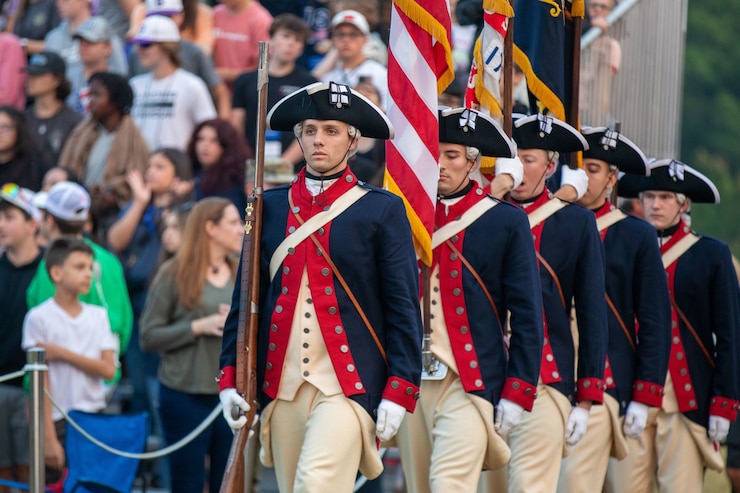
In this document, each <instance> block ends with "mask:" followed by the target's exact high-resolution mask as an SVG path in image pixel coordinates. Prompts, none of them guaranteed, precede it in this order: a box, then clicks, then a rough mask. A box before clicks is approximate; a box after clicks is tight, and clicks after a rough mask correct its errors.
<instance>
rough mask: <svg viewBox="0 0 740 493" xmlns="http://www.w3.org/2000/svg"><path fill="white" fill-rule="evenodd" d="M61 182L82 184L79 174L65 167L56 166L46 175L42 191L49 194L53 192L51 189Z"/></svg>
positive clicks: (42, 182)
mask: <svg viewBox="0 0 740 493" xmlns="http://www.w3.org/2000/svg"><path fill="white" fill-rule="evenodd" d="M60 181H72V182H74V183H79V182H80V180H79V178H78V177H77V174H75V173H74V172H72V170H70V169H69V168H65V167H64V166H54V167H53V168H51V169H50V170H49V171H47V172H46V173H45V174H44V178H43V179H42V181H41V191H42V192H48V191H49V190H51V187H53V186H54V185H56V184H57V183H59V182H60Z"/></svg>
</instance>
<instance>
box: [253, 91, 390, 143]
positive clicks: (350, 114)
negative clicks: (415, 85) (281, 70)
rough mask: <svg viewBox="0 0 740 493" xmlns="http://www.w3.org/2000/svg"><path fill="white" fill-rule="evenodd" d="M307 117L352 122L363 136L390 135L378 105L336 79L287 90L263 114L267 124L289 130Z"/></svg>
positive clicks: (381, 136)
mask: <svg viewBox="0 0 740 493" xmlns="http://www.w3.org/2000/svg"><path fill="white" fill-rule="evenodd" d="M307 119H314V120H338V121H340V122H344V123H347V124H348V125H352V126H354V127H355V128H357V129H358V130H359V131H360V133H361V134H362V135H363V136H364V137H371V138H373V139H392V138H393V125H391V122H390V120H388V117H386V116H385V114H384V113H383V112H382V111H381V110H380V108H378V107H377V106H375V105H374V104H373V103H372V102H370V100H368V99H367V98H366V97H365V96H363V95H362V94H360V93H358V92H357V91H354V90H352V89H351V88H350V87H349V86H346V85H344V84H337V83H336V82H316V83H313V84H309V85H307V86H305V87H302V88H301V89H298V90H297V91H295V92H293V93H291V94H288V95H287V96H285V97H284V98H283V99H281V100H280V101H278V102H277V103H275V106H273V107H272V109H271V110H270V112H269V113H268V114H267V126H268V127H269V128H270V129H271V130H283V131H286V132H292V131H293V127H294V126H295V124H296V123H299V122H302V121H303V120H307Z"/></svg>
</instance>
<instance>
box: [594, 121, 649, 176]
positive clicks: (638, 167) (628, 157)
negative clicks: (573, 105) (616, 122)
mask: <svg viewBox="0 0 740 493" xmlns="http://www.w3.org/2000/svg"><path fill="white" fill-rule="evenodd" d="M581 133H582V134H583V136H584V137H585V138H586V142H588V150H586V151H584V152H583V157H584V158H591V159H599V160H601V161H605V162H607V163H609V164H613V165H614V166H616V167H617V168H619V170H620V171H623V172H625V173H631V174H636V175H640V176H647V175H648V173H649V168H648V163H647V158H646V157H645V154H643V152H642V151H641V150H640V148H639V147H637V146H636V145H635V144H634V143H633V142H632V141H631V140H629V139H628V138H627V137H625V136H624V135H622V133H621V132H618V131H616V130H613V129H611V128H608V127H583V128H582V129H581Z"/></svg>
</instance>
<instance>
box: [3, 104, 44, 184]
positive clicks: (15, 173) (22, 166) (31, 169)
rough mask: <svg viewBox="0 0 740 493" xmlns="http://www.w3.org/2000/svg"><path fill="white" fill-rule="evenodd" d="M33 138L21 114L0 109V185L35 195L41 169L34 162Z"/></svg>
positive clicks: (35, 160)
mask: <svg viewBox="0 0 740 493" xmlns="http://www.w3.org/2000/svg"><path fill="white" fill-rule="evenodd" d="M35 142H36V140H35V138H34V136H33V135H32V134H31V133H30V132H29V130H28V127H27V125H26V119H25V118H24V117H23V113H21V112H20V111H18V110H17V109H15V108H13V107H12V106H0V183H17V184H18V185H19V186H21V187H24V188H29V189H31V190H33V191H34V192H35V191H38V190H39V188H41V178H42V177H43V176H44V171H45V168H44V167H43V166H41V164H40V163H39V162H38V160H37V159H35V158H34V152H33V151H34V147H35V145H36V144H35Z"/></svg>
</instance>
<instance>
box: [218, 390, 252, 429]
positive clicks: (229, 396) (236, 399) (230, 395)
mask: <svg viewBox="0 0 740 493" xmlns="http://www.w3.org/2000/svg"><path fill="white" fill-rule="evenodd" d="M218 400H220V401H221V405H222V406H223V409H221V412H222V413H223V415H224V419H225V420H226V423H227V424H228V425H229V426H230V427H231V429H232V430H238V429H240V428H242V427H243V426H244V425H245V424H247V417H246V416H244V415H241V416H239V419H234V417H233V416H232V415H231V410H232V409H233V408H234V406H237V407H238V408H239V409H241V410H242V411H244V412H245V413H246V412H248V411H249V404H247V401H245V400H244V398H243V397H242V396H240V395H239V393H238V392H237V391H236V389H234V388H230V389H224V390H222V391H221V392H219V394H218Z"/></svg>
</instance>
